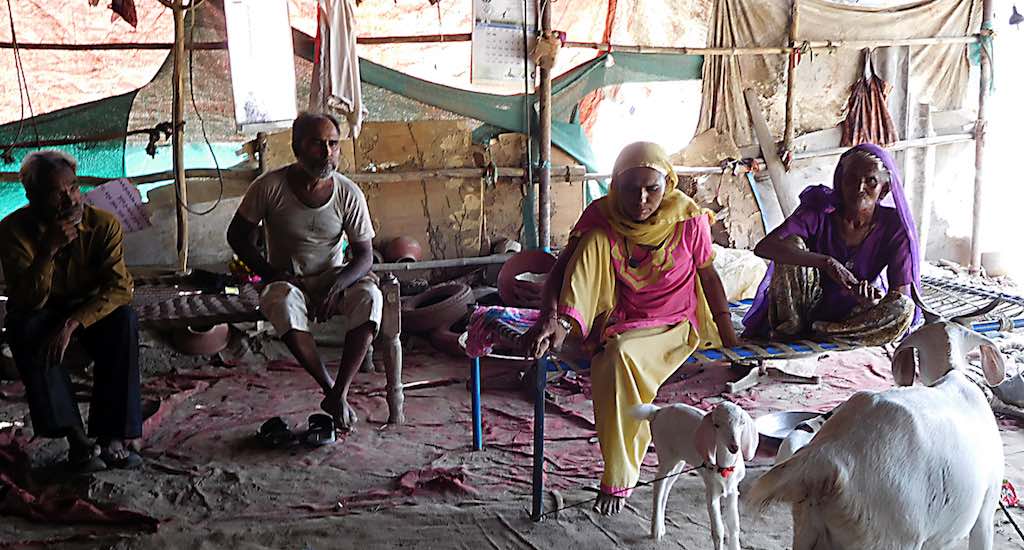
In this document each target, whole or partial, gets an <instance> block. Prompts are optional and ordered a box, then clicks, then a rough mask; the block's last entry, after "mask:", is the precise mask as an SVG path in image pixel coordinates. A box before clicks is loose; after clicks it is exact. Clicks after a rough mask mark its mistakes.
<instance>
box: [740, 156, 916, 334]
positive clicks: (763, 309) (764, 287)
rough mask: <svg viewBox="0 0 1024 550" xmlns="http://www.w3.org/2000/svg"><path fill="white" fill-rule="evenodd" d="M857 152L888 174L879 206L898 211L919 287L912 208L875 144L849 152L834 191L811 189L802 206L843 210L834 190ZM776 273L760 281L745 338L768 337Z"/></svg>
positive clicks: (888, 161)
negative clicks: (771, 288) (771, 287)
mask: <svg viewBox="0 0 1024 550" xmlns="http://www.w3.org/2000/svg"><path fill="white" fill-rule="evenodd" d="M858 151H862V152H865V153H868V154H870V155H872V156H874V157H876V158H877V159H878V160H880V161H881V162H882V164H883V165H884V166H885V169H886V170H887V171H888V172H889V178H890V182H889V194H888V195H886V196H885V197H883V198H882V200H881V201H879V205H881V206H887V207H889V208H893V209H894V210H896V213H897V216H898V217H899V221H900V224H901V225H902V226H903V231H905V232H906V236H907V241H908V242H909V249H910V262H909V263H910V267H911V273H912V279H913V284H914V285H915V286H917V287H920V284H921V255H920V247H919V245H918V239H917V229H916V227H915V225H914V217H913V215H912V214H911V213H910V205H908V204H907V197H906V195H905V194H904V192H903V182H902V181H901V179H900V173H899V170H898V169H897V168H896V162H895V160H894V159H893V157H892V155H890V154H889V152H888V151H886V150H885V149H883V148H881V147H879V146H877V145H875V144H873V143H862V144H860V145H858V146H856V147H853V148H851V149H849V150H847V151H846V152H845V153H843V155H842V156H841V157H840V158H839V163H838V164H837V165H836V170H835V173H834V175H833V177H832V189H829V188H828V187H825V186H823V185H816V186H813V187H808V188H807V189H805V190H804V191H803V192H802V193H800V206H801V207H803V208H808V209H812V210H815V211H819V212H832V211H835V210H836V209H837V208H838V207H839V206H840V203H841V200H842V199H841V195H840V193H839V191H836V190H835V189H836V188H838V187H839V183H840V182H841V181H842V178H843V163H844V161H845V160H846V159H847V158H848V157H849V156H850V155H852V154H854V153H855V152H858ZM773 272H774V264H773V265H770V266H769V267H768V273H767V274H766V275H765V277H764V280H763V281H761V284H760V286H758V289H757V295H756V296H755V298H754V303H753V305H752V306H751V307H750V311H748V312H747V315H746V316H745V317H744V318H743V324H744V326H746V331H745V332H744V336H748V337H764V336H767V335H768V328H769V327H768V286H769V284H770V283H771V278H772V273H773ZM920 316H921V312H920V311H917V312H916V313H915V315H914V322H915V323H916V322H917V321H918V320H919V319H920Z"/></svg>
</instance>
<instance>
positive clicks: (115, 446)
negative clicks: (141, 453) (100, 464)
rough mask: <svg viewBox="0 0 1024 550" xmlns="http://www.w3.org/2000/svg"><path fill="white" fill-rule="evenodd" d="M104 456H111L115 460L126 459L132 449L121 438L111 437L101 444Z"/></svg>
mask: <svg viewBox="0 0 1024 550" xmlns="http://www.w3.org/2000/svg"><path fill="white" fill-rule="evenodd" d="M101 446H102V449H101V452H102V453H103V456H104V458H111V459H114V460H125V459H127V458H128V452H129V451H130V449H129V448H128V447H127V446H125V444H124V441H122V440H120V439H111V440H110V441H107V442H105V443H102V444H101Z"/></svg>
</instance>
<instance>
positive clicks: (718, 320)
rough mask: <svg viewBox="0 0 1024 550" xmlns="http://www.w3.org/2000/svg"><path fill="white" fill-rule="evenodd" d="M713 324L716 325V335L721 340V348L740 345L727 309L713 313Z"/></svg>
mask: <svg viewBox="0 0 1024 550" xmlns="http://www.w3.org/2000/svg"><path fill="white" fill-rule="evenodd" d="M714 318H715V326H717V327H718V337H719V338H721V340H722V347H723V348H734V347H736V346H738V345H740V339H739V337H738V336H736V329H735V328H733V326H732V315H731V314H730V313H729V312H728V311H722V312H719V313H716V314H715V315H714Z"/></svg>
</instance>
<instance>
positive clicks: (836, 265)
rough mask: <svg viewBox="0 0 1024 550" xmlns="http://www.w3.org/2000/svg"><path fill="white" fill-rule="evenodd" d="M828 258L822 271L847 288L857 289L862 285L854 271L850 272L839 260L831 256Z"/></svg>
mask: <svg viewBox="0 0 1024 550" xmlns="http://www.w3.org/2000/svg"><path fill="white" fill-rule="evenodd" d="M826 258H827V259H826V260H825V265H823V266H822V267H821V271H822V272H824V273H825V275H827V276H828V278H830V279H832V280H833V281H835V282H836V283H838V284H839V286H841V287H843V288H845V289H846V290H854V291H855V290H857V288H858V286H859V285H860V281H859V280H857V277H855V276H854V275H853V273H850V270H849V269H846V266H844V265H843V264H842V263H840V261H839V260H837V259H835V258H833V257H831V256H827V257H826Z"/></svg>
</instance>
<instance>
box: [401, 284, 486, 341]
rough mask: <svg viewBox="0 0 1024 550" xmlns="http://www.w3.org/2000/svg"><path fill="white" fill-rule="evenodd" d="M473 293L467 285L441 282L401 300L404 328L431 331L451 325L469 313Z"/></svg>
mask: <svg viewBox="0 0 1024 550" xmlns="http://www.w3.org/2000/svg"><path fill="white" fill-rule="evenodd" d="M472 303H473V290H472V289H470V287H469V285H467V284H465V283H442V284H439V285H436V286H433V287H431V288H429V289H427V290H426V291H425V292H423V293H420V294H417V295H415V296H411V297H409V298H407V299H404V300H402V328H403V329H405V330H409V331H411V332H430V331H432V330H434V329H436V328H438V327H445V326H450V325H451V324H452V323H454V322H455V321H458V320H459V319H461V318H462V317H463V316H465V315H466V314H467V313H468V312H469V309H468V306H469V304H472Z"/></svg>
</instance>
